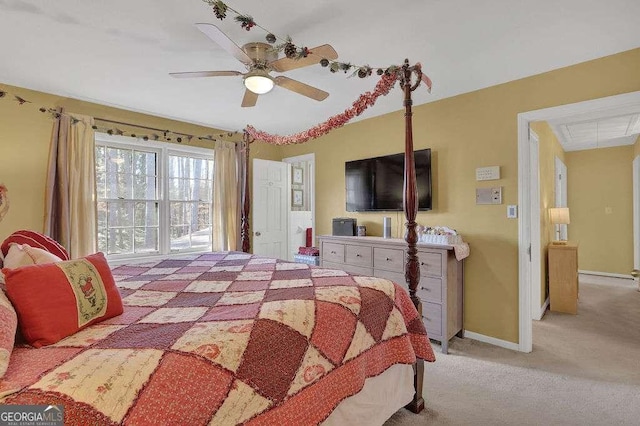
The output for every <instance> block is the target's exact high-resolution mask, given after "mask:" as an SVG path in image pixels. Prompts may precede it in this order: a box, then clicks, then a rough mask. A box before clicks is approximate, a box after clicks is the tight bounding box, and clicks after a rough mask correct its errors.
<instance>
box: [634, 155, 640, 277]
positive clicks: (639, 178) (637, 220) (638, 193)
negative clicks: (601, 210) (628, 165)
mask: <svg viewBox="0 0 640 426" xmlns="http://www.w3.org/2000/svg"><path fill="white" fill-rule="evenodd" d="M633 269H634V270H635V271H634V275H635V273H636V272H638V271H640V156H638V157H636V158H634V159H633ZM635 280H636V283H638V285H639V287H638V290H640V281H639V280H638V277H637V276H636V277H635Z"/></svg>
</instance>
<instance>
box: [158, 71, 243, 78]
mask: <svg viewBox="0 0 640 426" xmlns="http://www.w3.org/2000/svg"><path fill="white" fill-rule="evenodd" d="M169 75H170V76H171V77H175V78H193V77H226V76H232V75H242V73H241V72H240V71H193V72H170V73H169Z"/></svg>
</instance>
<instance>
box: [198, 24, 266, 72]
mask: <svg viewBox="0 0 640 426" xmlns="http://www.w3.org/2000/svg"><path fill="white" fill-rule="evenodd" d="M196 27H198V29H199V30H200V31H202V32H203V33H204V34H205V35H206V36H207V37H209V38H210V39H211V40H213V41H214V42H215V43H216V44H217V45H219V46H220V47H222V48H223V49H224V50H226V51H227V52H229V53H231V55H233V56H234V57H235V58H236V59H237V60H239V61H240V62H242V63H243V64H245V65H251V64H252V63H253V61H252V60H251V58H250V57H249V56H248V55H247V54H246V53H244V51H243V50H242V49H241V48H240V47H239V46H238V45H237V44H235V43H234V42H233V41H231V39H230V38H229V37H227V35H226V34H225V33H223V32H222V31H221V30H220V28H218V27H216V26H215V25H213V24H204V23H201V24H196Z"/></svg>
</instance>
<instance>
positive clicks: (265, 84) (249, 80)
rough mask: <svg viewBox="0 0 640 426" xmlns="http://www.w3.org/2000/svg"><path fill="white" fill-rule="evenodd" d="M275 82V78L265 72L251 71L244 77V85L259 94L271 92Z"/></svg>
mask: <svg viewBox="0 0 640 426" xmlns="http://www.w3.org/2000/svg"><path fill="white" fill-rule="evenodd" d="M274 84H275V83H274V81H273V78H272V77H271V76H270V75H269V74H267V73H265V72H260V71H257V72H255V71H254V72H250V73H249V74H247V76H246V77H245V78H244V86H245V87H246V88H247V89H249V90H251V91H252V92H253V93H255V94H258V95H264V94H265V93H269V92H270V91H271V89H273V86H274Z"/></svg>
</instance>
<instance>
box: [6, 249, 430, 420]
mask: <svg viewBox="0 0 640 426" xmlns="http://www.w3.org/2000/svg"><path fill="white" fill-rule="evenodd" d="M112 272H113V275H114V278H115V279H116V282H117V284H118V287H119V288H120V292H121V294H122V298H123V303H124V305H125V310H124V313H123V314H122V315H120V316H118V317H115V318H111V319H109V320H107V321H104V322H102V323H100V324H96V325H93V326H91V327H89V328H87V329H85V330H82V331H80V332H78V333H76V334H74V335H72V336H69V337H67V338H66V339H64V340H62V341H60V342H58V343H56V344H55V345H52V346H48V347H44V348H40V349H34V348H31V347H28V346H24V345H23V346H20V345H18V346H17V347H16V348H15V349H14V351H13V353H12V355H11V362H10V364H9V368H8V371H7V374H6V375H5V376H4V378H3V379H1V380H0V402H1V403H5V404H64V406H65V424H68V425H73V424H77V425H87V424H92V425H112V424H122V423H126V424H136V425H137V424H142V425H145V424H148V425H157V424H188V425H198V424H212V425H229V424H243V423H244V424H249V425H254V424H255V425H259V424H317V423H320V422H321V421H323V420H324V419H325V418H326V417H327V416H328V415H329V414H330V413H331V411H332V410H333V409H334V408H335V407H336V406H337V405H338V404H339V403H340V402H341V401H342V400H343V399H345V398H347V397H349V396H351V395H353V394H355V393H357V392H359V391H360V390H361V389H362V387H363V385H364V381H365V379H366V378H368V377H374V376H377V375H379V374H381V373H382V372H384V371H385V370H386V369H387V368H389V367H390V366H392V365H394V364H411V363H413V362H415V360H416V357H418V358H421V359H424V360H426V361H433V360H434V359H435V358H434V354H433V351H432V350H431V346H430V344H429V340H428V338H427V334H426V331H425V329H424V326H423V324H422V321H421V319H420V318H419V316H418V313H417V312H416V310H415V308H414V306H413V304H412V302H411V300H410V299H409V296H408V294H407V293H406V292H405V291H404V290H403V289H402V288H401V287H399V286H398V285H396V284H394V283H392V282H391V281H388V280H384V279H379V278H371V277H361V276H352V275H350V274H347V273H345V272H342V271H337V270H330V269H321V268H317V267H314V266H310V265H307V264H299V263H288V262H284V261H280V260H275V259H269V258H264V257H257V256H252V255H248V254H245V253H237V252H228V253H226V252H225V253H210V254H204V255H198V256H196V255H194V256H191V257H189V258H181V259H166V260H161V261H156V262H153V263H146V264H137V265H126V266H118V267H115V268H113V270H112Z"/></svg>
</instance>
